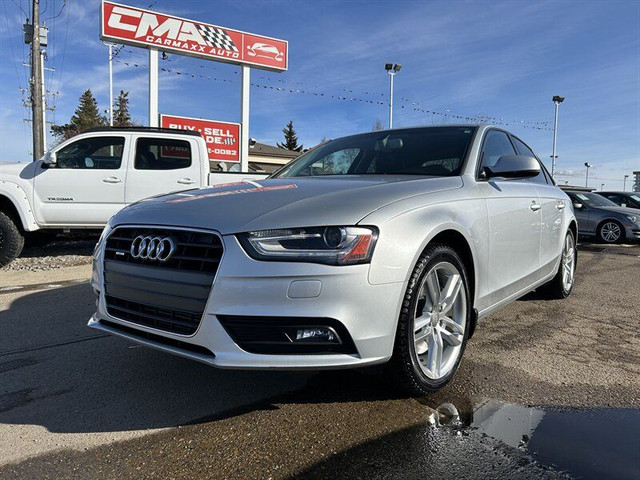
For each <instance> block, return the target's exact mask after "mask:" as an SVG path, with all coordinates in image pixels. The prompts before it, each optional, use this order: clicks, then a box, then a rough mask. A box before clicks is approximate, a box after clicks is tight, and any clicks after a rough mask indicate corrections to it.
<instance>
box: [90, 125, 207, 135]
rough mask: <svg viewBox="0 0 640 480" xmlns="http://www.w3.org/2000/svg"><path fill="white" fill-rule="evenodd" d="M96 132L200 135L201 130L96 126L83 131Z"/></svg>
mask: <svg viewBox="0 0 640 480" xmlns="http://www.w3.org/2000/svg"><path fill="white" fill-rule="evenodd" d="M96 132H132V133H171V134H173V135H176V134H177V135H191V136H195V137H200V136H201V135H200V132H196V131H193V130H181V129H177V128H160V127H95V128H90V129H89V130H85V131H84V132H82V133H96Z"/></svg>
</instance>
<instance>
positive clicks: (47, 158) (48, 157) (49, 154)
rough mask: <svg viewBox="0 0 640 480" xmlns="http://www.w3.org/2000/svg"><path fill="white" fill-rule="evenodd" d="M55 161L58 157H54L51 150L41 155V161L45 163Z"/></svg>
mask: <svg viewBox="0 0 640 480" xmlns="http://www.w3.org/2000/svg"><path fill="white" fill-rule="evenodd" d="M57 161H58V159H57V158H56V153H55V152H53V151H51V150H49V151H48V152H47V153H45V154H44V157H42V162H43V163H44V164H45V165H55V164H56V162H57Z"/></svg>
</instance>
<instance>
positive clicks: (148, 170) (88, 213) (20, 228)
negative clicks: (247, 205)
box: [0, 127, 266, 267]
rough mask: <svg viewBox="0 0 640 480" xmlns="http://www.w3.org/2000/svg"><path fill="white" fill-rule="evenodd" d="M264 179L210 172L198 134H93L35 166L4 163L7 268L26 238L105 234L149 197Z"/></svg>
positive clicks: (0, 227) (0, 248)
mask: <svg viewBox="0 0 640 480" xmlns="http://www.w3.org/2000/svg"><path fill="white" fill-rule="evenodd" d="M265 177H266V175H264V174H251V173H249V174H247V173H227V172H225V173H211V172H210V170H209V156H208V153H207V145H206V144H205V141H204V139H203V138H202V137H201V136H200V134H199V133H197V132H188V131H184V130H168V129H159V128H144V127H132V128H110V127H104V128H96V129H92V130H89V131H87V132H84V133H82V134H80V135H77V136H75V137H73V138H71V139H69V140H67V141H65V142H63V143H61V144H60V145H58V146H56V147H55V148H54V149H53V150H51V151H49V152H47V153H46V154H45V156H44V157H43V158H42V159H41V160H38V161H36V162H31V163H28V164H27V163H0V267H3V266H4V265H6V264H8V263H9V262H11V260H13V259H14V258H16V257H17V256H18V255H20V252H21V251H22V248H23V246H24V242H25V239H27V241H29V240H33V242H34V243H36V242H39V243H43V241H46V239H47V238H52V236H53V234H55V233H57V232H59V231H61V230H64V231H70V230H75V229H101V228H103V227H104V225H106V223H107V221H108V220H109V218H110V217H111V216H112V215H113V214H114V213H116V212H117V211H118V210H120V209H121V208H123V207H124V206H125V205H128V204H130V203H132V202H136V201H138V200H140V199H142V198H146V197H150V196H153V195H158V194H163V193H170V192H175V191H180V190H188V189H193V188H199V187H204V186H208V185H217V184H220V183H227V182H236V181H241V180H245V179H260V178H265Z"/></svg>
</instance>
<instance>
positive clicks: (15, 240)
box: [0, 212, 24, 268]
mask: <svg viewBox="0 0 640 480" xmlns="http://www.w3.org/2000/svg"><path fill="white" fill-rule="evenodd" d="M23 246H24V237H23V236H22V233H21V232H20V229H19V228H18V225H16V223H15V222H14V221H13V219H12V218H11V217H9V216H8V215H7V214H6V213H4V212H0V268H2V267H4V266H5V265H7V264H9V263H10V262H11V261H12V260H13V259H14V258H16V257H17V256H18V255H20V252H22V247H23Z"/></svg>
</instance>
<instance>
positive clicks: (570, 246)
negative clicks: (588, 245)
mask: <svg viewBox="0 0 640 480" xmlns="http://www.w3.org/2000/svg"><path fill="white" fill-rule="evenodd" d="M575 270H576V246H575V244H574V241H573V235H570V234H567V236H566V238H565V240H564V248H563V249H562V287H563V288H564V290H565V292H569V291H570V290H571V287H572V286H573V279H574V277H575Z"/></svg>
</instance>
